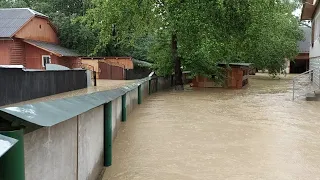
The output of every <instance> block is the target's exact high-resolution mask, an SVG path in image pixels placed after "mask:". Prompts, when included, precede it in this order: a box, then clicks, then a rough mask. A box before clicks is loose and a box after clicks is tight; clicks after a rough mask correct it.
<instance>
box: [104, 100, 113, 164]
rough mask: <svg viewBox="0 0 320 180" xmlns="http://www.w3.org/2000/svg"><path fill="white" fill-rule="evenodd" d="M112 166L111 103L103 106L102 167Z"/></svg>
mask: <svg viewBox="0 0 320 180" xmlns="http://www.w3.org/2000/svg"><path fill="white" fill-rule="evenodd" d="M111 164H112V101H110V102H109V103H107V104H105V105H104V166H105V167H108V166H111Z"/></svg>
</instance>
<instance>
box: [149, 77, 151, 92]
mask: <svg viewBox="0 0 320 180" xmlns="http://www.w3.org/2000/svg"><path fill="white" fill-rule="evenodd" d="M150 94H151V79H149V95H150Z"/></svg>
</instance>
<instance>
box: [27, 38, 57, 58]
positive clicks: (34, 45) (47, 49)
mask: <svg viewBox="0 0 320 180" xmlns="http://www.w3.org/2000/svg"><path fill="white" fill-rule="evenodd" d="M24 42H25V43H27V44H30V45H32V46H34V47H37V48H39V49H42V50H44V51H47V52H49V53H52V54H54V55H55V56H58V57H62V54H59V53H56V52H53V51H50V50H48V49H46V48H43V47H40V46H37V45H36V44H33V43H30V42H28V41H24Z"/></svg>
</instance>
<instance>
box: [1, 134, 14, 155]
mask: <svg viewBox="0 0 320 180" xmlns="http://www.w3.org/2000/svg"><path fill="white" fill-rule="evenodd" d="M17 142H18V140H16V139H14V138H11V137H7V136H4V135H1V134H0V157H1V156H3V155H4V154H5V153H6V152H7V151H8V150H9V149H10V148H11V147H12V146H14V145H15V144H16V143H17Z"/></svg>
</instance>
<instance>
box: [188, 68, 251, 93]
mask: <svg viewBox="0 0 320 180" xmlns="http://www.w3.org/2000/svg"><path fill="white" fill-rule="evenodd" d="M250 65H251V64H250V63H229V64H227V63H218V66H219V67H221V68H223V69H224V72H225V79H224V83H222V85H221V83H218V82H215V80H214V78H207V77H203V76H196V77H195V78H194V79H193V80H192V83H191V86H192V87H202V88H212V87H225V88H232V89H241V88H243V87H245V86H246V85H247V84H248V83H249V80H248V76H249V70H250ZM213 77H214V75H213Z"/></svg>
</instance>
